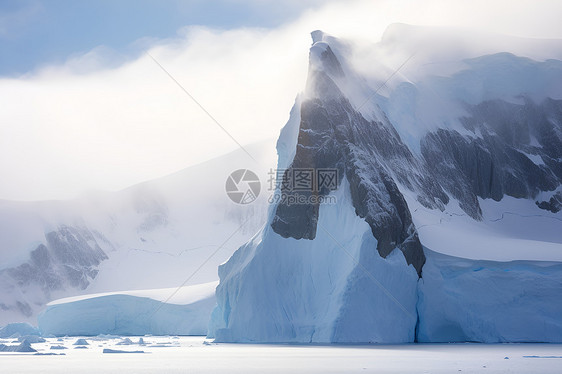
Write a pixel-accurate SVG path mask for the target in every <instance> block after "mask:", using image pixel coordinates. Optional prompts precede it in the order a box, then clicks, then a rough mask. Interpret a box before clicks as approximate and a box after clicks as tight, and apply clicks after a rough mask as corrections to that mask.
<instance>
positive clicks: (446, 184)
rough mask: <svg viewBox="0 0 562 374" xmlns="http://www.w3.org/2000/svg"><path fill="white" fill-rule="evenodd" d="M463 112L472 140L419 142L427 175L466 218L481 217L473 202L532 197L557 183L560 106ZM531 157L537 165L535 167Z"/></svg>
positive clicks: (441, 134)
mask: <svg viewBox="0 0 562 374" xmlns="http://www.w3.org/2000/svg"><path fill="white" fill-rule="evenodd" d="M467 110H468V111H469V113H470V116H468V117H465V118H462V122H463V125H464V126H465V127H466V129H467V130H470V131H472V132H474V133H475V136H474V137H469V136H463V135H461V134H460V133H459V132H457V131H455V130H444V129H440V130H437V131H436V132H432V133H428V134H427V135H426V136H425V137H424V138H423V139H422V141H421V152H422V155H423V157H424V159H425V162H426V163H427V165H431V169H430V170H431V171H432V172H433V173H434V175H435V177H436V179H437V180H438V181H439V183H440V184H441V185H442V186H443V188H445V189H446V190H447V191H448V192H450V193H451V194H452V195H453V196H454V197H455V198H456V199H458V200H459V203H460V206H461V208H462V209H463V210H464V211H465V212H466V213H467V214H469V215H470V216H471V217H473V218H475V219H479V218H481V210H480V205H479V204H478V199H477V197H480V198H483V199H487V198H492V199H494V200H496V201H499V200H501V199H502V197H503V196H504V195H508V196H512V197H516V198H534V197H535V196H536V195H537V194H538V193H539V192H540V191H551V190H554V189H556V188H557V186H558V185H559V184H560V183H561V182H562V178H561V176H560V167H561V163H560V161H558V160H560V159H561V158H562V127H561V123H562V101H555V100H551V99H548V100H546V101H545V102H544V103H542V104H540V105H538V104H535V103H533V102H531V101H529V100H526V101H525V103H524V104H511V103H507V102H505V101H501V100H495V101H486V102H483V103H481V104H479V105H476V106H467ZM476 135H477V136H476ZM530 157H533V158H535V159H539V160H541V161H540V162H539V163H538V164H536V163H535V162H533V161H532V160H531V159H530Z"/></svg>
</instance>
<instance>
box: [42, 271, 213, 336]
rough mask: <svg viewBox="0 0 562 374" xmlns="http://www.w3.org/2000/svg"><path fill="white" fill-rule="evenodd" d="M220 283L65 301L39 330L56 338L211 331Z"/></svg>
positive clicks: (50, 312) (48, 312) (57, 303)
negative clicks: (208, 329) (209, 323)
mask: <svg viewBox="0 0 562 374" xmlns="http://www.w3.org/2000/svg"><path fill="white" fill-rule="evenodd" d="M215 287H216V282H210V283H206V284H201V285H195V286H186V287H183V288H181V289H177V290H174V289H159V290H145V291H128V292H113V293H107V294H97V295H89V296H88V295H86V296H80V297H73V298H67V299H62V300H58V301H55V302H53V303H51V304H49V305H48V306H47V309H46V310H45V311H43V313H41V314H40V315H39V317H38V322H39V329H40V331H41V333H42V334H43V335H47V334H52V335H56V336H64V335H69V336H97V335H100V334H110V335H129V336H130V335H147V334H151V335H206V334H207V325H208V321H209V315H210V313H211V310H212V309H213V307H214V306H215V297H214V289H215ZM173 292H176V293H175V295H174V297H172V298H170V300H168V298H169V296H170V295H172V293H173Z"/></svg>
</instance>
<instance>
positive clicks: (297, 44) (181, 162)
mask: <svg viewBox="0 0 562 374" xmlns="http://www.w3.org/2000/svg"><path fill="white" fill-rule="evenodd" d="M560 10H561V9H560V6H559V5H558V2H554V1H548V0H547V1H543V2H539V3H535V2H531V1H527V0H523V1H519V2H515V3H514V2H512V1H496V2H491V1H482V0H476V1H472V2H460V1H416V2H414V1H345V2H341V1H336V2H330V3H326V4H324V5H322V6H321V7H319V8H318V9H316V10H309V11H306V12H305V13H304V14H303V16H302V17H301V18H300V19H298V20H295V21H294V22H293V23H291V24H287V25H283V26H281V27H279V28H276V29H269V30H266V29H244V28H242V29H236V30H226V31H224V30H223V31H216V30H209V29H205V28H200V27H188V28H185V29H182V30H180V32H179V33H178V37H177V38H174V39H170V40H156V41H150V43H151V44H150V45H151V47H150V48H149V50H150V53H151V55H153V56H154V57H155V58H156V59H157V60H158V61H159V62H160V63H161V64H162V65H163V66H164V67H165V68H166V69H167V70H168V71H169V72H170V73H171V74H172V75H173V76H174V77H175V78H176V79H177V80H178V81H179V82H180V83H181V84H182V85H183V86H184V87H185V88H186V89H187V90H188V91H189V92H190V93H191V94H192V95H193V96H194V97H195V98H196V99H197V100H198V101H199V102H200V103H201V104H202V105H203V106H204V107H205V108H206V109H207V110H208V111H209V112H210V113H212V115H213V116H214V117H216V119H217V120H218V121H219V122H220V123H221V124H222V125H223V126H224V127H225V128H226V129H227V130H228V131H229V132H230V133H231V134H232V136H234V137H235V138H236V139H237V140H238V141H239V142H241V143H243V144H248V143H252V142H255V141H259V140H261V139H264V138H272V137H276V136H277V135H278V131H279V129H280V128H281V126H282V125H283V124H284V122H285V121H286V119H287V118H288V114H289V110H290V108H291V105H292V102H293V100H294V97H295V95H296V93H297V92H298V91H300V90H301V89H302V87H303V85H304V80H305V76H306V70H307V58H308V46H309V45H310V37H309V35H308V33H309V32H310V31H312V30H314V29H323V30H325V31H327V32H329V33H331V34H332V35H335V36H341V37H353V38H355V39H364V40H369V41H371V42H374V41H376V40H378V39H379V38H380V35H381V34H382V32H383V31H384V29H385V28H386V27H387V25H388V24H389V23H393V22H405V23H413V24H430V25H443V26H445V25H449V26H450V25H457V26H462V27H473V28H476V29H478V30H480V31H493V32H502V33H506V34H515V35H522V36H532V37H561V36H562V24H560V23H559V22H558V20H555V19H554V18H555V16H556V15H557V14H560ZM144 43H145V44H146V43H147V42H146V41H144ZM108 56H110V57H109V58H108ZM120 58H121V57H119V56H118V55H117V57H116V56H115V55H114V54H111V53H109V54H108V52H107V50H105V49H103V48H100V49H96V50H93V51H91V52H89V53H88V54H86V55H84V56H77V57H74V58H73V59H71V60H69V61H68V62H67V63H66V64H64V65H61V66H50V67H46V68H43V69H41V70H39V71H37V72H33V73H30V74H28V75H26V76H24V77H21V78H20V79H2V80H0V100H1V102H2V108H3V109H2V111H0V175H1V176H2V183H1V184H0V198H7V199H44V198H66V197H69V196H74V195H76V194H78V193H80V192H81V191H84V190H87V189H118V188H123V187H126V186H127V185H130V184H133V183H136V182H138V181H141V180H145V179H150V178H154V177H157V176H160V175H165V174H167V173H170V172H173V171H175V170H178V169H181V168H183V167H185V166H188V165H191V164H194V163H197V162H201V161H204V160H205V159H209V158H210V157H213V156H216V155H219V154H222V153H225V152H227V151H229V150H232V149H234V148H236V145H235V144H234V143H233V142H232V140H231V139H229V137H228V136H226V135H225V134H224V133H223V132H222V130H221V129H219V128H218V126H216V125H215V124H214V123H213V122H212V121H211V120H210V119H209V118H208V117H207V116H206V115H205V114H204V113H203V112H202V111H201V110H200V109H199V108H198V107H197V106H196V105H195V104H194V103H193V102H192V101H191V100H190V99H189V98H188V97H187V96H186V95H185V94H184V93H183V92H181V90H180V89H179V88H178V87H177V86H176V85H175V83H174V82H173V81H172V80H171V79H170V78H169V77H167V76H166V75H165V74H164V73H163V72H162V71H161V70H160V68H159V67H158V66H157V65H156V64H155V63H154V62H153V61H151V60H150V58H149V57H148V56H146V55H144V54H143V55H140V56H138V57H137V58H135V59H132V60H130V61H128V62H125V63H122V64H120V65H118V66H116V63H115V61H121V60H120Z"/></svg>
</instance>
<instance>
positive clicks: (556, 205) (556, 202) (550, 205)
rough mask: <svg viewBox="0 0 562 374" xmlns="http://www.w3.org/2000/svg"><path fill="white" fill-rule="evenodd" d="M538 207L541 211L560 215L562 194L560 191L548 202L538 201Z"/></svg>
mask: <svg viewBox="0 0 562 374" xmlns="http://www.w3.org/2000/svg"><path fill="white" fill-rule="evenodd" d="M535 203H536V204H537V206H538V207H539V208H541V209H544V210H548V211H550V212H552V213H558V212H559V211H560V210H562V192H561V191H558V193H556V194H555V195H554V196H552V197H551V198H550V199H549V200H548V201H536V202H535Z"/></svg>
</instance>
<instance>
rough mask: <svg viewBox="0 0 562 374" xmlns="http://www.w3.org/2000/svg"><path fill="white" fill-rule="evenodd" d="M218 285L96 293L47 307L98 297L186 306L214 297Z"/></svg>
mask: <svg viewBox="0 0 562 374" xmlns="http://www.w3.org/2000/svg"><path fill="white" fill-rule="evenodd" d="M217 285H218V281H215V282H208V283H202V284H196V285H193V286H183V287H178V288H160V289H149V290H133V291H113V292H102V293H95V294H87V295H80V296H72V297H65V298H62V299H58V300H53V301H51V302H49V303H48V304H47V306H52V305H59V304H67V303H72V302H76V301H81V300H87V299H94V298H98V297H104V296H111V295H127V296H135V297H145V298H149V299H152V300H156V301H160V302H166V303H168V304H177V305H185V304H192V303H195V302H197V301H200V300H203V299H206V298H208V297H212V296H214V293H215V288H216V287H217Z"/></svg>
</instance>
